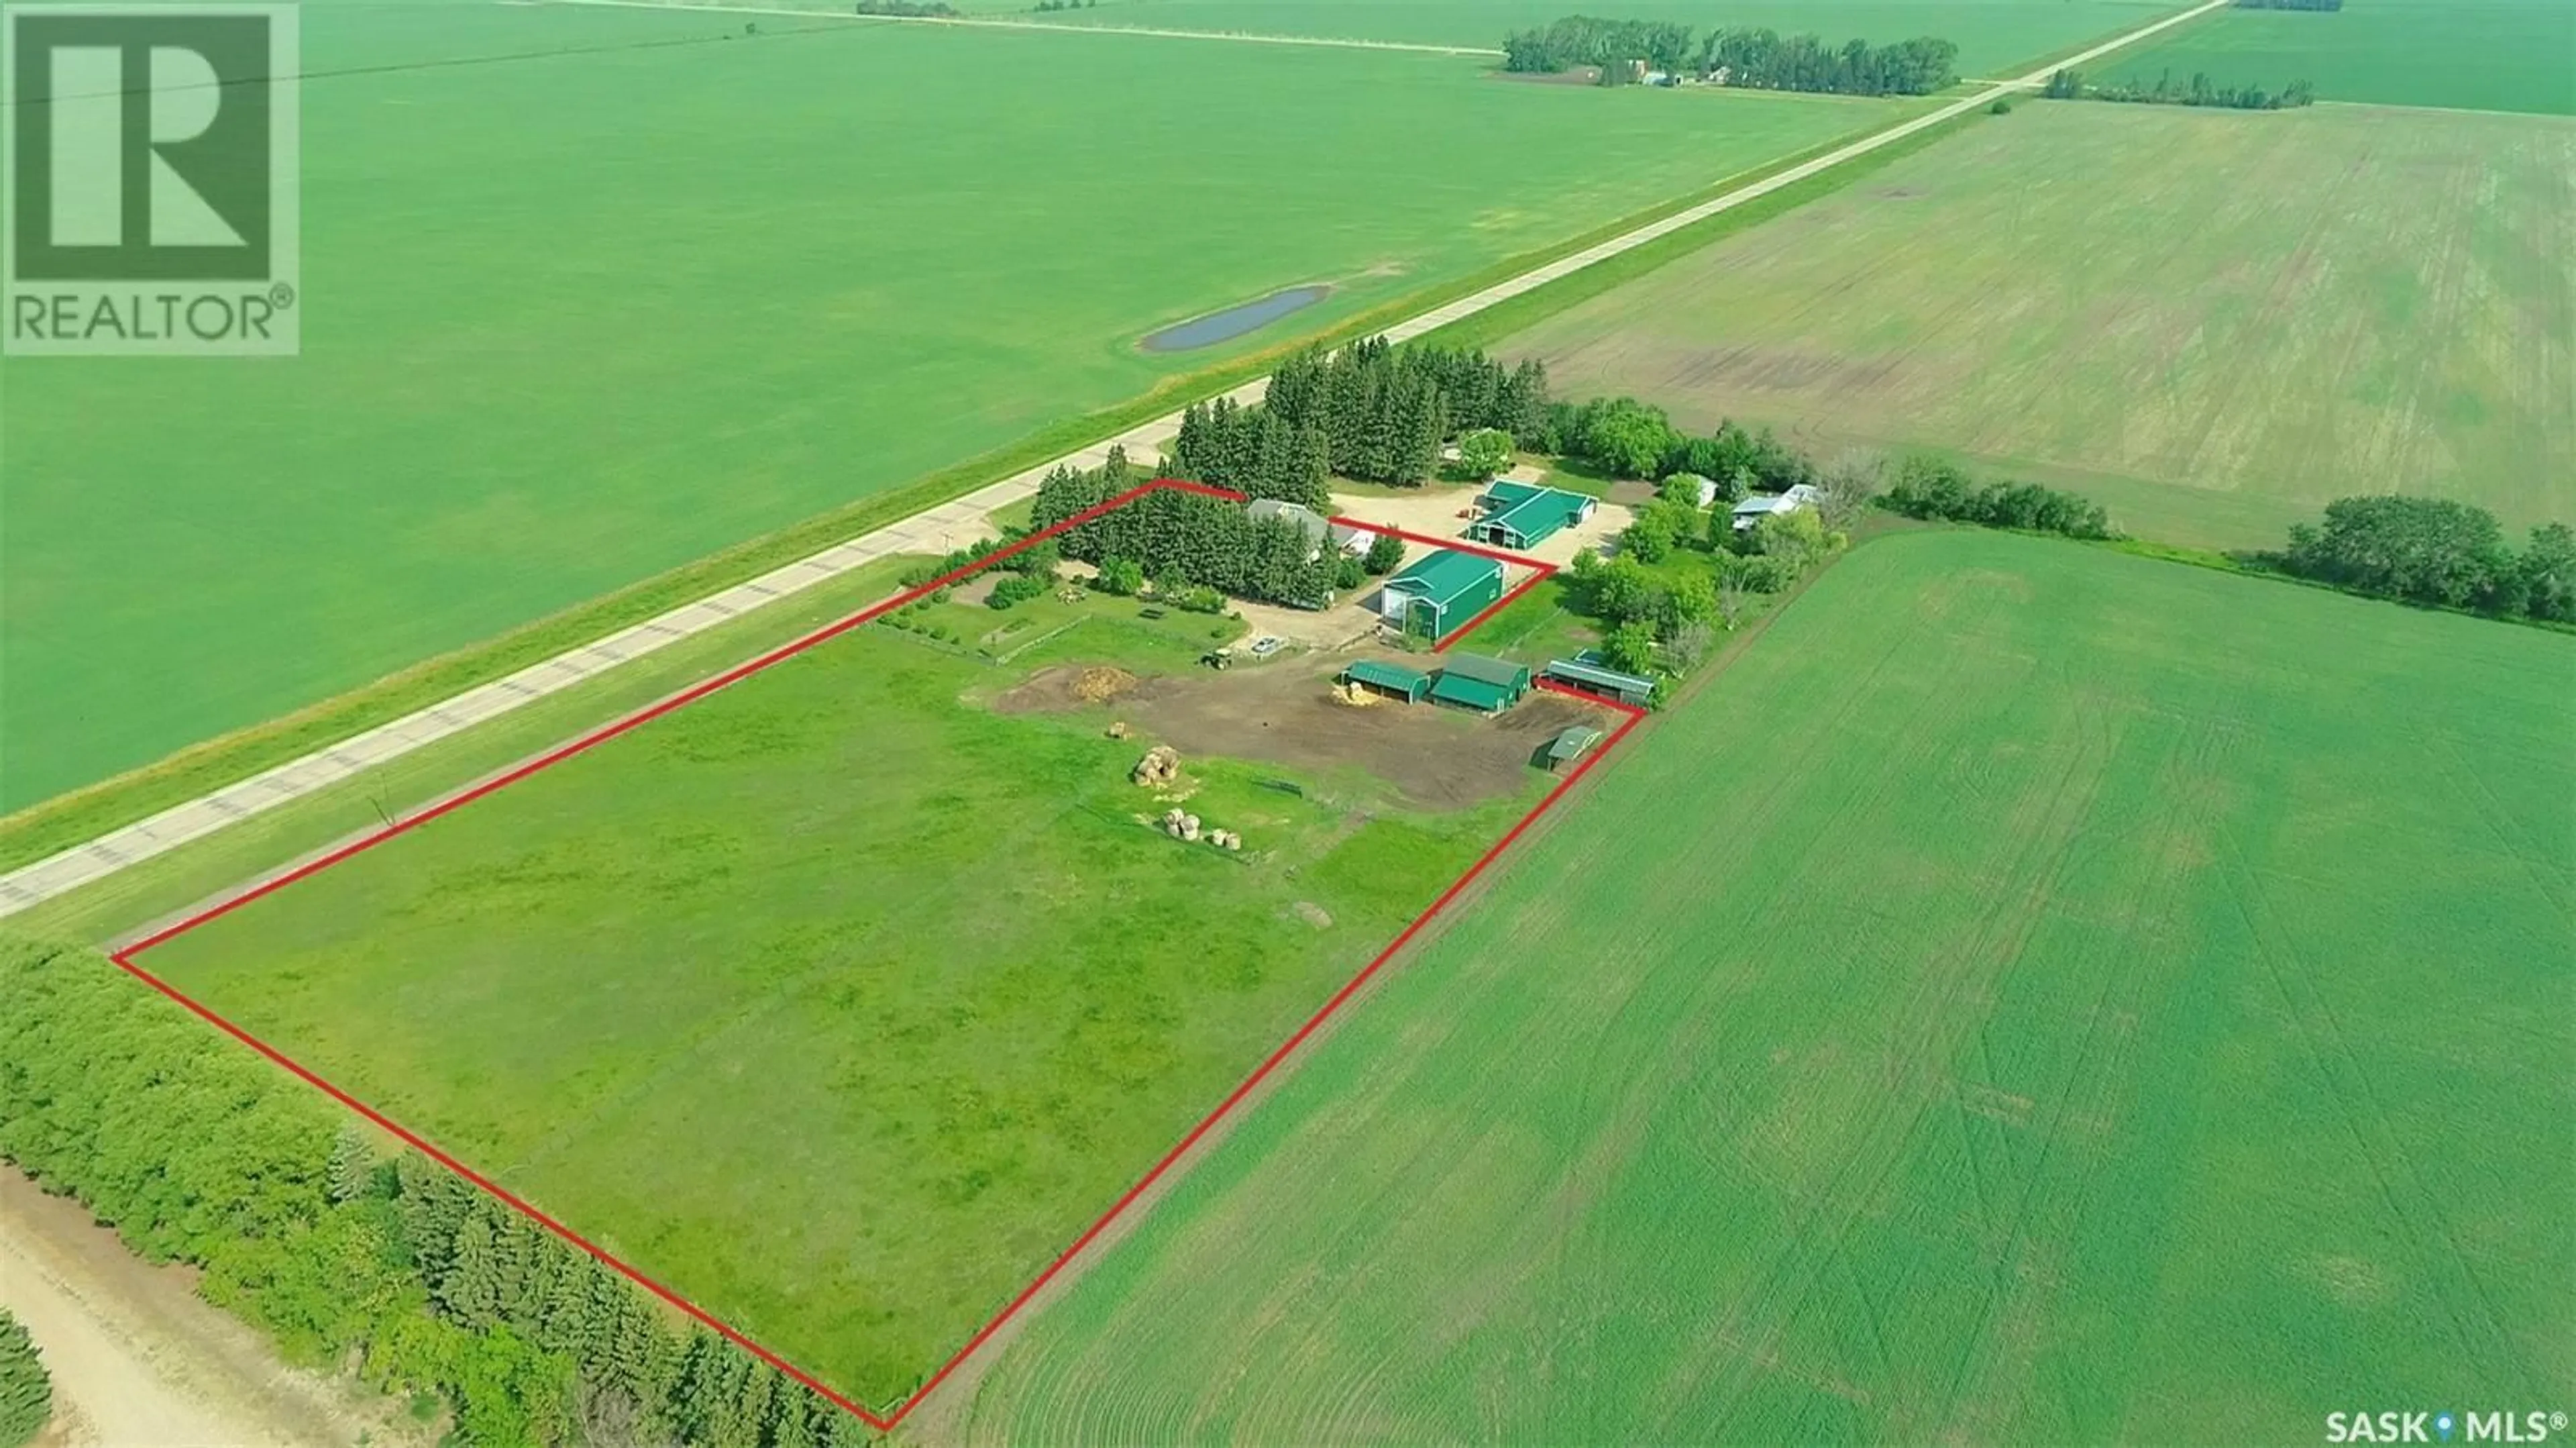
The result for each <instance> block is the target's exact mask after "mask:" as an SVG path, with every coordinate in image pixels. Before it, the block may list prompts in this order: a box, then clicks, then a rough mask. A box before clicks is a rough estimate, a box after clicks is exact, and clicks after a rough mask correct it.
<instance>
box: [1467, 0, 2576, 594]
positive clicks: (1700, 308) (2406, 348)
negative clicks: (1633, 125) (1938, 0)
mask: <svg viewBox="0 0 2576 1448" xmlns="http://www.w3.org/2000/svg"><path fill="white" fill-rule="evenodd" d="M2322 18H2323V19H2326V20H2332V19H2335V18H2336V17H2335V16H2332V15H2328V16H2325V17H2322ZM2571 164H2576V124H2571V123H2569V122H2566V121H2562V120H2558V119H2555V118H2539V117H2533V118H2527V119H2526V118H2520V117H2493V116H2471V115H2448V116H2433V115H2425V114H2420V113H2406V112H2398V111H2364V110H2355V109H2348V108H2342V107H2332V108H2329V107H2318V108H2316V109H2313V110H2308V111H2297V112H2280V113H2263V114H2242V113H2232V112H2231V113H2212V112H2200V111H2185V110H2180V109H2177V108H2169V107H2151V106H2125V105H2112V104H2097V103H2076V102H2046V103H2039V104H2033V105H2028V106H2025V107H2023V108H2022V109H2021V110H2019V111H2017V112H2015V113H2014V114H2013V115H2011V116H2009V117H2005V118H2001V119H1999V120H1994V121H1991V122H1989V123H1987V124H1984V125H1980V126H1978V127H1975V128H1973V129H1971V130H1969V131H1967V132H1965V133H1963V134H1961V135H1960V136H1959V137H1957V138H1956V139H1954V140H1952V141H1949V142H1947V143H1945V144H1943V145H1941V146H1937V147H1934V148H1931V149H1929V150H1927V151H1924V152H1922V153H1920V154H1917V155H1913V156H1908V157H1906V158H1904V159H1902V160H1900V161H1898V162H1896V163H1895V164H1893V165H1891V166H1889V167H1887V168H1886V169H1885V170H1883V171H1881V172H1879V173H1878V174H1876V175H1874V176H1872V177H1871V178H1870V180H1869V181H1868V182H1867V183H1866V184H1865V185H1862V186H1858V187H1854V188H1852V189H1850V190H1848V191H1845V192H1843V193H1840V194H1838V195H1835V196H1831V197H1828V198H1825V199H1823V200H1820V201H1818V202H1815V203H1813V204H1811V205H1808V206H1805V207H1803V208H1801V209H1799V210H1798V211H1796V212H1793V213H1791V214H1789V215H1787V216H1784V217H1781V218H1779V219H1777V220H1774V221H1771V222H1768V223H1766V224H1765V225H1763V226H1761V227H1760V228H1757V229H1755V230H1752V231H1748V232H1745V233H1742V234H1740V235H1737V236H1735V237H1732V238H1729V239H1728V240H1726V241H1724V242H1722V243H1720V244H1718V245H1715V246H1711V247H1709V248H1707V249H1705V250H1703V251H1701V252H1698V253H1695V254H1693V255H1690V256H1687V257H1684V258H1682V259H1680V260H1678V261H1676V262H1673V263H1672V264H1670V265H1667V266H1665V267H1662V268H1660V269H1658V270H1656V271H1654V272H1652V273H1649V274H1647V275H1645V276H1643V277H1640V278H1638V279H1636V280H1635V281H1632V282H1630V283H1628V284H1626V285H1624V286H1622V287H1620V288H1618V289H1617V290H1615V291H1612V292H1609V293H1606V294H1604V295H1602V296H1600V297H1598V298H1595V299H1593V300H1591V301H1589V302H1586V303H1583V304H1581V305H1579V306H1576V307H1574V308H1570V309H1568V310H1566V311H1565V312H1562V313H1560V314H1559V315H1557V316H1555V317H1553V318H1550V319H1548V320H1547V321H1544V322H1542V323H1540V324H1539V325H1537V326H1536V327H1533V328H1531V329H1530V330H1528V331H1526V332H1524V333H1522V334H1521V335H1520V336H1518V337H1516V338H1514V339H1512V340H1510V341H1509V342H1507V343H1505V344H1504V350H1506V351H1511V352H1518V353H1525V354H1528V355H1534V356H1538V357H1541V358H1544V359H1545V360H1546V362H1547V363H1548V366H1549V368H1550V370H1551V373H1552V374H1553V376H1554V377H1555V379H1556V381H1557V384H1558V386H1559V387H1560V389H1562V390H1563V391H1565V392H1568V393H1570V394H1575V395H1583V394H1589V393H1601V392H1627V393H1634V394H1636V395H1638V396H1641V397H1644V398H1646V399H1648V400H1650V401H1654V402H1658V403H1662V404H1664V405H1666V406H1668V407H1670V408H1671V409H1672V410H1673V411H1674V413H1675V415H1676V416H1677V417H1678V418H1679V419H1681V420H1684V421H1687V422H1689V423H1691V424H1693V425H1694V426H1702V427H1704V426H1707V425H1711V424H1714V423H1715V422H1716V421H1717V420H1718V419H1719V418H1721V417H1729V416H1731V417H1734V418H1737V419H1740V420H1742V421H1745V422H1747V423H1752V422H1762V423H1769V424H1775V425H1777V426H1779V427H1780V428H1781V429H1782V430H1783V431H1785V432H1788V433H1791V434H1793V435H1795V436H1796V437H1798V438H1799V439H1800V440H1801V441H1803V442H1805V443H1806V444H1808V445H1809V446H1810V447H1811V448H1813V449H1815V450H1817V451H1818V452H1819V453H1824V454H1829V453H1830V452H1831V451H1833V450H1834V449H1835V448H1836V447H1837V446H1840V445H1846V444H1863V445H1872V446H1887V445H1895V446H1914V447H1928V448H1932V449H1936V450H1943V451H1949V452H1954V453H1959V454H1964V455H1966V456H1967V457H1968V458H1970V459H1972V460H1974V461H1976V462H1979V463H1982V464H1985V465H1989V466H1991V467H1992V468H1994V469H1996V470H1998V471H2006V472H2017V473H2021V474H2025V475H2028V476H2032V477H2034V478H2035V479H2036V480H2039V481H2045V482H2053V483H2059V484H2063V485H2066V486H2071V487H2073V488H2075V489H2077V490H2078V491H2080V492H2083V493H2085V494H2087V495H2088V496H2091V497H2093V498H2095V499H2097V500H2098V501H2100V502H2102V503H2104V504H2105V505H2107V506H2108V507H2109V508H2110V510H2111V512H2112V514H2113V516H2114V518H2115V519H2116V520H2118V521H2119V522H2121V523H2122V524H2124V525H2125V526H2127V527H2128V528H2129V529H2130V530H2131V531H2132V532H2136V533H2139V534H2141V535H2143V536H2149V537H2155V538H2160V539H2165V540H2168V541H2173V542H2181V543H2191V544H2199V545H2205V546H2217V547H2245V546H2274V545H2277V544H2278V543H2279V542H2280V540H2281V537H2282V532H2283V529H2284V528H2285V527H2286V525H2287V524H2288V523H2290V522H2292V521H2294V520H2297V519H2300V518H2304V517H2307V516H2310V515H2312V514H2313V513H2314V512H2315V511H2316V510H2317V508H2318V507H2319V506H2320V505H2322V504H2323V503H2324V502H2326V501H2328V500H2330V499H2332V498H2336V497H2340V496H2344V495H2347V494H2352V493H2360V492H2379V491H2391V490H2399V491H2407V492H2423V493H2432V494H2438V495H2441V496H2446V497H2455V498H2460V499H2463V500H2466V501H2469V502H2474V503H2479V504H2482V505H2484V506H2486V507H2488V508H2491V509H2493V510H2494V511H2495V512H2496V513H2497V514H2498V515H2499V516H2501V517H2503V518H2504V519H2505V520H2506V521H2507V522H2509V523H2514V524H2530V523H2537V522H2542V521H2548V520H2552V519H2568V518H2576V492H2571V491H2570V488H2571V480H2576V350H2571V340H2570V339H2571V338H2576V263H2571V260H2570V259H2571V258H2576V230H2572V229H2571V228H2576V208H2571V206H2570V197H2569V191H2568V184H2567V177H2568V174H2569V168H2570V166H2571Z"/></svg>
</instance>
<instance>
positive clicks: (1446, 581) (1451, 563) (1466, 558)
mask: <svg viewBox="0 0 2576 1448" xmlns="http://www.w3.org/2000/svg"><path fill="white" fill-rule="evenodd" d="M1502 596H1503V565H1502V563H1501V562H1500V561H1499V560H1497V559H1492V558H1480V557H1478V556H1477V555H1475V554H1473V553H1459V552H1456V551H1453V550H1451V549H1447V548H1443V549H1439V550H1437V551H1435V552H1431V553H1426V554H1424V555H1423V556H1422V557H1420V558H1418V559H1416V560H1414V561H1413V562H1412V563H1409V564H1407V565H1405V567H1404V570H1403V571H1402V572H1400V573H1397V574H1396V575H1395V576H1394V577H1392V578H1389V579H1388V580H1387V581H1386V586H1385V587H1384V588H1383V589H1381V590H1380V591H1379V593H1378V614H1379V616H1380V617H1382V618H1384V619H1385V620H1386V621H1387V622H1389V623H1392V624H1394V625H1396V626H1397V627H1398V628H1401V629H1403V630H1404V631H1405V632H1406V633H1410V634H1419V635H1421V636H1422V637H1424V638H1431V639H1437V638H1441V637H1444V636H1446V635H1447V634H1448V633H1449V631H1450V630H1452V629H1454V628H1457V627H1458V626H1460V625H1461V624H1464V623H1465V622H1467V620H1469V619H1471V618H1474V617H1475V616H1476V612H1477V610H1479V609H1481V608H1484V607H1485V606H1486V605H1487V604H1490V603H1494V602H1496V601H1497V600H1499V599H1501V598H1502Z"/></svg>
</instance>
